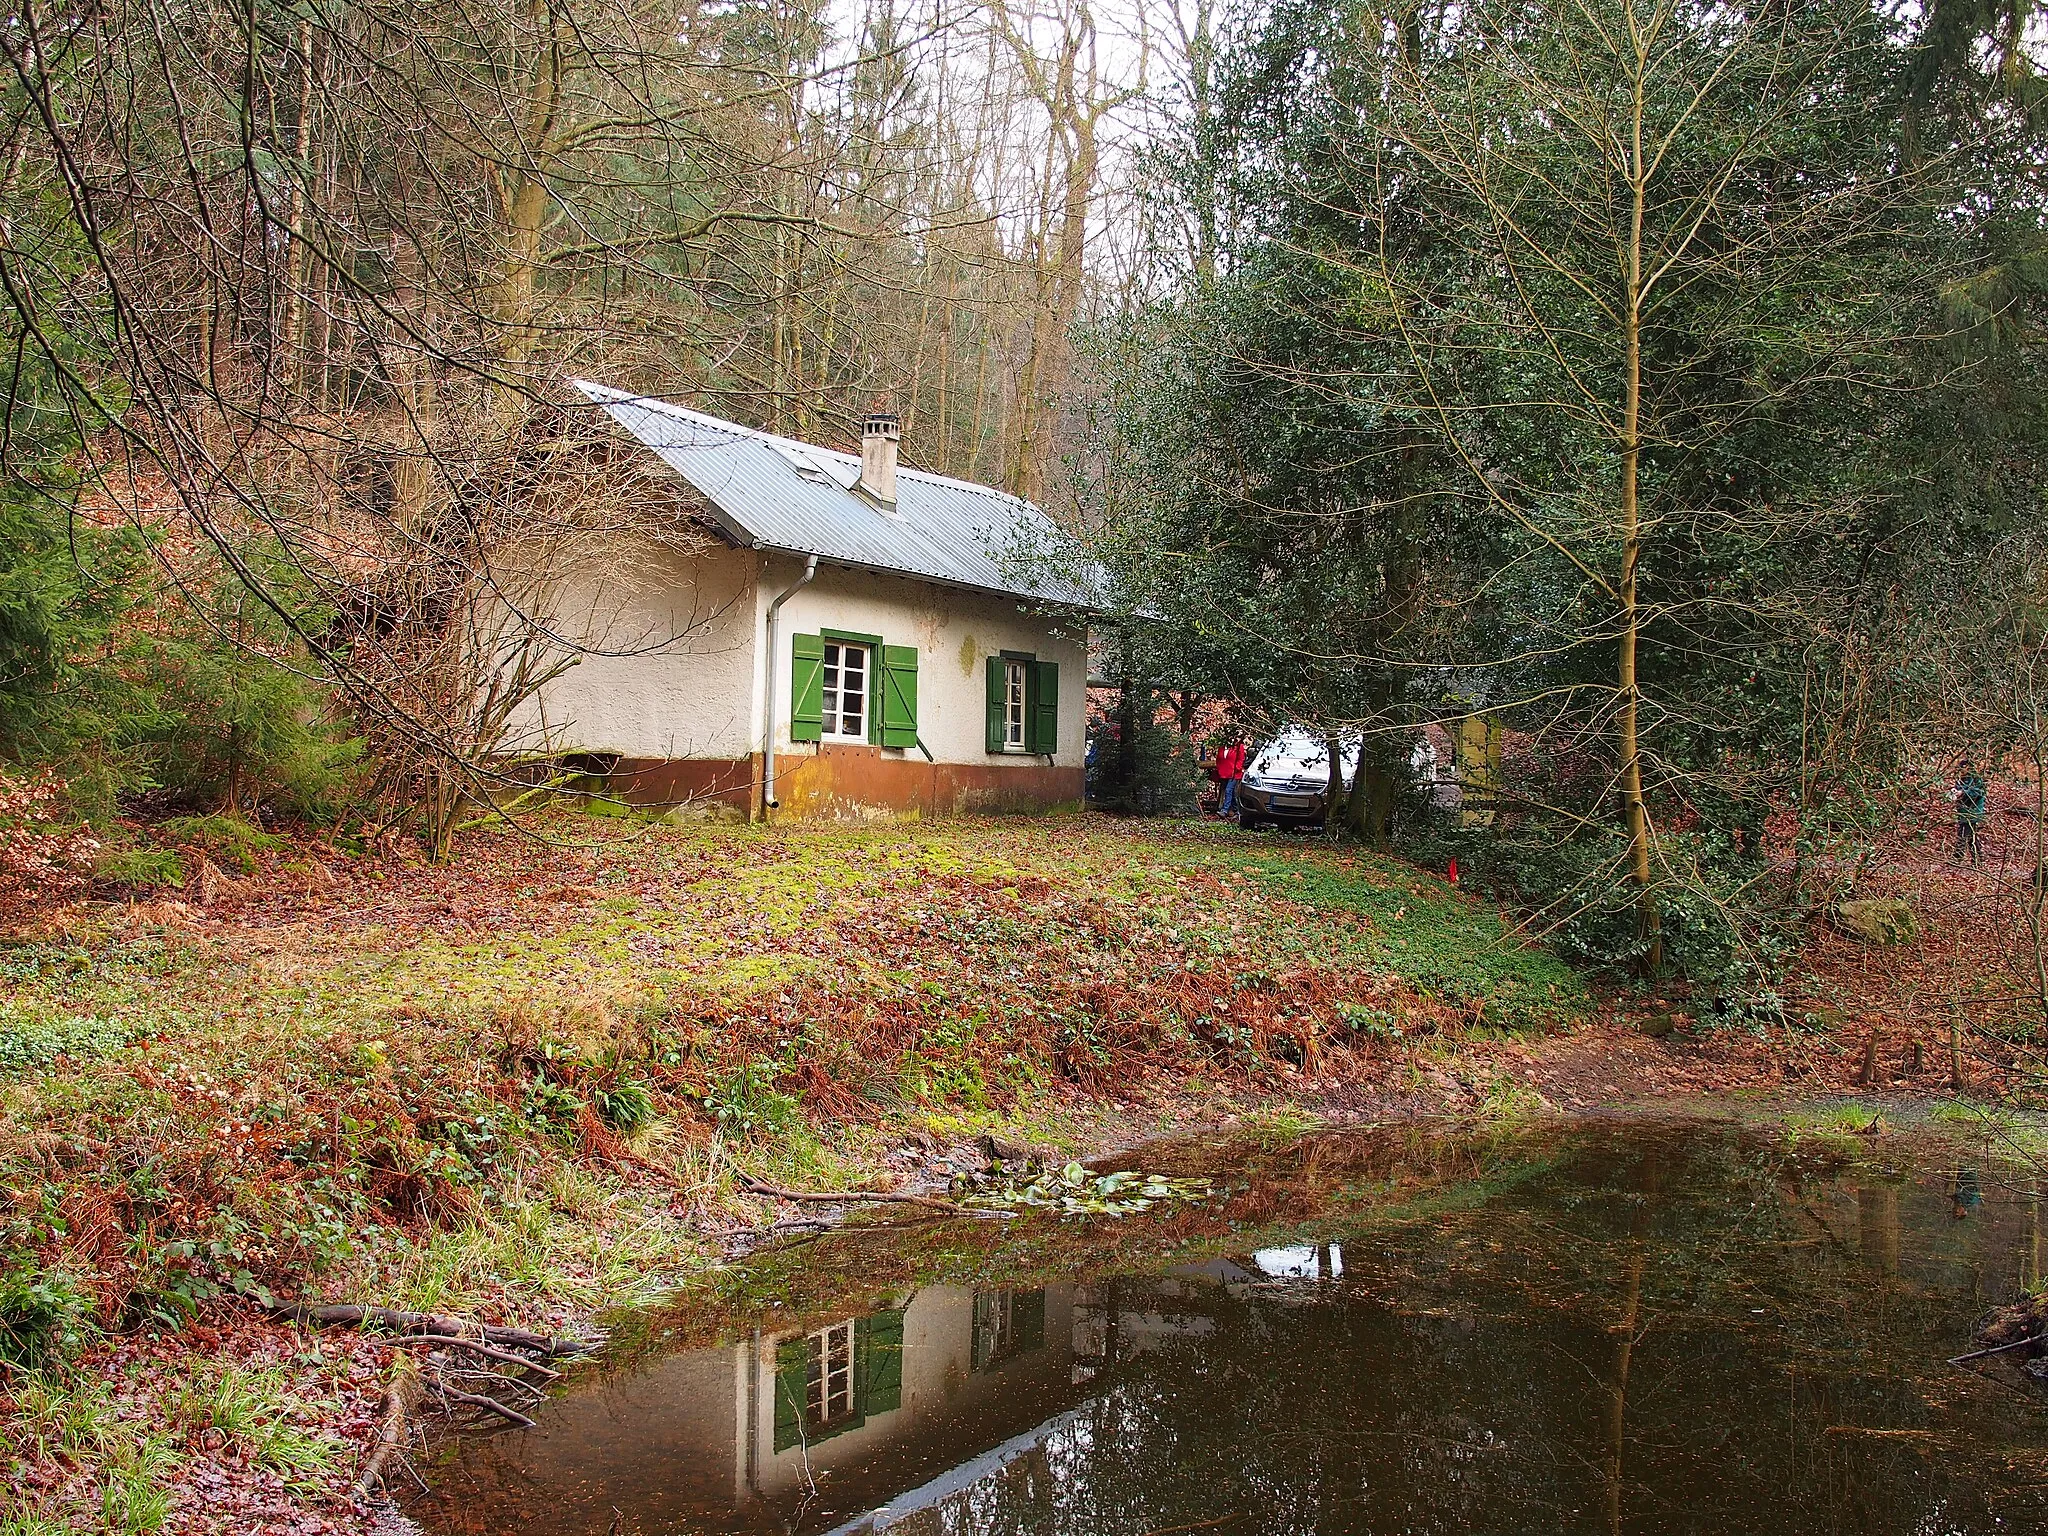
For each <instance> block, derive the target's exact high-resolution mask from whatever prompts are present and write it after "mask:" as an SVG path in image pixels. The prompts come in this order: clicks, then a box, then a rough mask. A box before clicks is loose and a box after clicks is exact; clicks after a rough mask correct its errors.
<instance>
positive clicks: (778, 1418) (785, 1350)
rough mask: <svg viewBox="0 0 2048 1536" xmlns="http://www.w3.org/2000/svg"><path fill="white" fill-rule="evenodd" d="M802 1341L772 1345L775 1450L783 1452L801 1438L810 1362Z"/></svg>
mask: <svg viewBox="0 0 2048 1536" xmlns="http://www.w3.org/2000/svg"><path fill="white" fill-rule="evenodd" d="M810 1358H811V1355H810V1344H809V1341H808V1340H806V1339H801V1338H798V1339H788V1340H785V1341H784V1342H783V1343H780V1344H778V1345H776V1346H775V1449H776V1450H778V1451H786V1450H788V1449H789V1448H790V1447H791V1446H793V1445H795V1444H796V1443H797V1442H798V1441H799V1440H801V1439H802V1438H803V1422H804V1398H805V1396H806V1394H807V1393H808V1390H809V1384H808V1382H807V1381H806V1380H805V1372H806V1368H807V1367H808V1365H809V1363H810Z"/></svg>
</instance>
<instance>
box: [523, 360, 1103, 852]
mask: <svg viewBox="0 0 2048 1536" xmlns="http://www.w3.org/2000/svg"><path fill="white" fill-rule="evenodd" d="M575 387H576V388H577V389H578V390H580V391H581V393H582V394H583V395H584V396H585V397H587V399H588V400H589V401H590V403H591V406H592V407H593V408H594V409H595V410H596V411H598V412H601V413H602V414H603V416H605V417H608V418H609V421H610V424H611V430H614V431H618V432H622V433H623V434H625V436H626V437H627V438H628V439H629V440H630V443H631V444H632V445H637V447H636V448H635V451H639V450H644V451H645V452H646V453H648V454H651V455H653V456H654V457H655V458H656V459H658V460H659V467H660V468H662V469H664V470H665V472H666V474H667V475H672V476H673V477H674V480H675V483H676V486H677V489H678V490H679V491H680V492H681V494H682V500H681V502H680V506H681V507H682V508H683V515H685V516H689V517H691V518H693V519H695V521H696V522H697V523H698V524H699V525H700V526H701V528H702V530H703V531H704V534H705V535H706V536H705V537H704V538H702V539H701V540H699V541H698V542H697V543H696V544H695V545H694V546H693V547H690V548H687V549H678V548H677V547H675V546H674V545H673V544H663V543H660V542H648V543H645V544H644V545H642V544H636V543H634V542H631V541H627V542H624V543H621V544H619V545H617V546H616V547H615V548H614V549H612V550H610V551H608V552H607V555H606V557H605V559H604V561H603V562H602V563H601V564H600V566H599V567H598V568H597V569H595V570H594V571H591V572H589V573H587V574H579V575H578V576H577V577H576V578H574V582H575V589H574V590H571V591H567V592H565V593H562V594H561V595H560V596H559V597H558V598H557V600H556V602H555V604H554V608H555V613H556V615H557V620H556V622H557V623H558V624H559V625H560V626H561V633H563V634H564V636H565V638H567V639H569V640H570V641H572V642H573V643H574V644H575V645H576V647H577V648H578V651H579V654H578V656H577V658H576V663H575V665H573V666H570V667H568V668H566V669H564V670H562V671H561V672H560V673H559V675H557V676H554V677H553V678H552V679H551V680H550V681H549V682H548V683H547V684H546V685H545V686H544V687H543V688H542V689H541V690H540V691H539V692H538V694H537V695H536V696H535V697H534V698H533V699H531V700H529V701H528V702H527V704H526V705H525V706H524V707H523V709H522V713H521V715H520V717H519V718H518V719H516V720H515V722H514V724H515V731H516V733H517V735H518V736H519V738H520V739H521V740H522V741H523V742H526V743H538V744H540V745H541V749H542V750H544V751H545V752H546V753H547V754H548V755H551V756H556V757H566V758H570V759H572V760H582V761H583V762H584V763H585V765H586V766H588V767H589V768H590V769H592V770H593V771H601V772H603V773H604V774H605V775H606V781H607V783H608V785H609V786H610V791H609V792H610V793H612V794H614V795H617V796H619V797H621V798H623V799H626V800H630V801H633V802H635V803H639V804H644V805H665V804H683V803H691V802H695V803H701V802H706V801H715V802H723V803H725V804H727V805H730V806H732V807H734V808H736V809H738V810H740V811H744V812H745V813H747V814H748V815H750V816H761V815H764V814H767V815H772V816H776V817H778V818H779V817H787V816H798V817H834V816H868V815H887V814H891V813H896V814H901V813H915V814H947V813H956V812H961V811H971V810H983V809H1013V808H1026V807H1035V806H1046V805H1053V804H1058V803H1061V802H1067V801H1078V800H1079V799H1080V798H1081V794H1082V780H1083V759H1084V754H1085V748H1086V743H1085V740H1084V734H1085V727H1084V720H1083V710H1084V705H1085V695H1086V689H1085V683H1086V657H1087V627H1086V616H1087V612H1088V605H1089V600H1090V594H1089V592H1088V591H1087V590H1086V584H1087V578H1086V576H1085V574H1084V575H1082V576H1079V577H1077V576H1075V575H1072V574H1068V573H1071V572H1074V571H1076V570H1079V571H1082V572H1084V573H1085V571H1086V570H1087V567H1086V565H1085V562H1080V563H1078V564H1077V563H1076V562H1073V561H1071V560H1062V559H1059V558H1053V559H1046V558H1045V556H1046V555H1047V554H1048V553H1049V552H1055V551H1058V550H1059V549H1060V548H1061V546H1062V545H1063V536H1062V535H1061V534H1060V532H1059V530H1058V529H1057V528H1056V527H1055V525H1053V524H1052V523H1051V521H1050V520H1049V519H1047V518H1046V516H1045V514H1044V513H1043V512H1041V511H1040V510H1039V509H1038V508H1037V507H1035V506H1033V505H1032V504H1031V503H1029V502H1026V501H1021V500H1019V499H1018V498H1016V497H1014V496H1009V495H1006V494H1004V493H1003V492H1001V491H997V490H994V489H991V488H990V487H988V486H983V485H975V484H972V483H970V482H967V481H963V480H954V479H949V478H947V477H945V476H942V475H932V474H925V473H922V472H920V471H917V470H912V469H907V468H904V467H902V466H900V465H899V464H898V463H897V461H896V455H897V446H898V442H899V437H900V432H899V428H898V423H897V420H896V418H895V417H893V416H889V415H882V414H877V415H872V416H869V417H867V418H866V419H865V420H864V421H863V422H862V424H861V445H860V452H859V453H858V454H853V453H846V452H840V451H836V450H833V449H828V448H820V447H816V446H814V445H811V444H807V443H800V442H795V441H792V440H790V439H787V438H783V437H778V436H775V435H772V434H770V433H766V432H760V431H755V430H753V429H750V428H747V427H743V426H739V425H737V424H736V423H733V422H729V421H721V420H719V419H718V418H716V417H713V416H706V415H702V414H700V413H698V412H695V411H690V410H685V409H682V408H681V407H679V406H674V405H670V404H667V403H665V402H662V401H659V400H653V399H648V398H645V397H641V396H636V395H631V394H626V393H623V392H621V391H618V390H615V389H607V388H604V387H602V386H600V385H596V384H589V383H582V382H579V383H577V385H576V386H575ZM630 478H631V479H633V480H635V481H640V480H641V479H642V478H643V477H637V476H636V477H630ZM1032 555H1035V556H1036V557H1037V558H1029V556H1032ZM523 750H532V748H531V747H530V746H529V747H527V748H524V749H523Z"/></svg>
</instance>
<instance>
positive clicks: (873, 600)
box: [759, 555, 1088, 768]
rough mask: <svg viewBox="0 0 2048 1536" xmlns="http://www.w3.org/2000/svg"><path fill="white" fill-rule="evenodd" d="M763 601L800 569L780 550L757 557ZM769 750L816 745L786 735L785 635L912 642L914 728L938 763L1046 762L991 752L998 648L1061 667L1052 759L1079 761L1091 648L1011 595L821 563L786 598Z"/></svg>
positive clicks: (797, 751) (795, 750)
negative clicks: (836, 632)
mask: <svg viewBox="0 0 2048 1536" xmlns="http://www.w3.org/2000/svg"><path fill="white" fill-rule="evenodd" d="M763 567H764V569H763V574H762V580H761V583H760V587H759V602H760V604H761V608H762V612H763V615H764V618H765V615H766V611H767V604H768V603H769V602H770V601H772V600H773V598H774V596H775V594H776V593H778V592H781V591H782V590H784V589H785V588H787V587H788V586H789V585H790V584H791V583H792V582H794V581H795V580H796V579H797V578H798V577H800V576H801V575H803V566H802V564H801V563H800V562H798V561H796V560H794V559H790V558H788V557H786V556H780V555H775V556H768V557H766V558H765V559H764V561H763ZM776 624H777V632H776V642H775V644H776V649H777V651H778V652H779V653H780V654H778V655H777V657H776V658H775V674H776V676H775V750H776V752H777V753H778V754H784V753H791V754H793V755H795V756H805V757H807V756H810V755H811V754H812V753H813V752H815V751H816V750H817V749H816V747H815V746H814V745H813V744H811V743H808V742H802V743H792V742H791V741H790V738H789V684H790V665H789V637H790V636H791V635H793V634H817V633H818V632H819V631H821V630H825V629H841V630H847V631H850V632H852V633H854V634H867V635H880V636H881V637H882V639H883V641H884V643H886V644H889V645H915V646H916V647H917V649H918V664H917V730H918V735H919V736H921V737H922V738H923V739H924V744H925V745H926V746H927V747H929V748H930V749H931V753H932V756H933V757H934V758H935V759H937V760H938V761H939V762H941V763H964V764H970V765H975V766H985V767H990V768H1002V767H1005V766H1019V767H1022V766H1026V765H1030V764H1034V763H1035V764H1038V765H1040V766H1043V765H1044V763H1045V761H1046V760H1045V759H1044V758H1043V757H1038V758H1030V757H1015V758H1013V757H1009V756H1005V755H998V754H992V753H990V752H989V751H988V682H987V671H986V663H987V660H988V658H989V657H991V656H994V655H997V654H999V653H1000V652H1002V651H1005V650H1010V651H1022V652H1027V653H1029V654H1032V655H1035V656H1037V657H1038V658H1039V659H1040V660H1041V661H1055V662H1058V663H1059V668H1060V707H1059V717H1060V724H1059V751H1058V752H1057V753H1056V754H1055V755H1054V758H1053V766H1055V767H1059V768H1079V767H1080V766H1081V765H1082V764H1083V763H1084V762H1085V761H1086V759H1087V755H1088V744H1087V740H1086V737H1085V731H1086V725H1085V718H1086V712H1087V702H1088V700H1087V695H1088V686H1087V685H1088V655H1087V649H1086V644H1085V640H1086V637H1085V634H1084V632H1083V630H1082V628H1081V626H1080V625H1078V624H1069V625H1066V626H1064V627H1056V626H1051V625H1049V624H1048V621H1047V620H1045V619H1044V618H1042V617H1039V616H1038V615H1036V614H1032V613H1027V612H1024V611H1023V610H1022V609H1021V607H1020V605H1019V603H1018V602H1017V601H1016V600H1015V599H1014V598H1008V599H1006V598H998V597H983V596H980V595H978V594H975V593H969V592H958V591H954V590H951V589H949V588H946V587H938V586H933V585H932V584H931V583H929V582H922V581H913V580H911V579H909V578H907V577H902V576H877V575H874V574H872V573H870V572H865V571H849V570H843V569H834V568H832V567H829V566H824V565H821V566H819V568H818V576H817V580H815V581H813V582H812V583H811V584H810V585H809V586H808V587H805V588H804V589H803V590H802V591H801V592H799V593H797V594H796V596H794V597H792V598H791V599H790V600H789V601H788V602H787V603H784V604H783V605H782V614H781V616H780V618H778V619H777V621H776ZM884 756H886V757H905V756H907V757H908V758H909V759H910V760H913V761H916V762H923V761H924V757H923V754H921V753H919V752H918V751H916V749H914V748H911V749H906V751H903V752H898V751H893V750H891V751H885V753H884Z"/></svg>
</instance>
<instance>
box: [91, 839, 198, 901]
mask: <svg viewBox="0 0 2048 1536" xmlns="http://www.w3.org/2000/svg"><path fill="white" fill-rule="evenodd" d="M92 877H93V879H94V880H95V881H96V882H97V883H99V884H100V885H110V886H118V887H120V888H122V889H124V890H133V891H154V890H159V889H161V888H162V887H164V886H167V885H170V886H182V885H183V884H184V883H185V861H184V860H183V859H182V858H180V857H179V856H178V854H177V851H176V850H175V849H171V848H146V847H143V846H141V845H140V844H134V843H131V844H128V845H126V846H123V847H116V848H102V849H101V850H100V851H99V856H98V857H97V858H95V859H94V860H93V865H92Z"/></svg>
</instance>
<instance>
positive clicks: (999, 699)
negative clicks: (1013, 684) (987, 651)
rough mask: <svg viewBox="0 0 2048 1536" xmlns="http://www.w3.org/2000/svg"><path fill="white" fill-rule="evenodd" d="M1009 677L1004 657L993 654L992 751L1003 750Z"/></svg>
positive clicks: (990, 661) (990, 669)
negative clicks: (1005, 668)
mask: <svg viewBox="0 0 2048 1536" xmlns="http://www.w3.org/2000/svg"><path fill="white" fill-rule="evenodd" d="M1008 682H1009V678H1008V675H1007V673H1006V672H1005V670H1004V667H1003V658H1002V657H1000V656H991V657H989V659H988V749H989V751H991V752H1000V751H1002V750H1003V705H1004V703H1005V694H1006V692H1007V685H1008Z"/></svg>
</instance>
